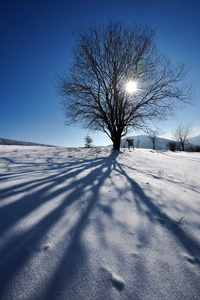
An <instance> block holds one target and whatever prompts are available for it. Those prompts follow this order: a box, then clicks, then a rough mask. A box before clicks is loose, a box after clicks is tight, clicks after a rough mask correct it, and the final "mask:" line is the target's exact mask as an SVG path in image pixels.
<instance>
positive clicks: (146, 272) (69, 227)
mask: <svg viewBox="0 0 200 300" xmlns="http://www.w3.org/2000/svg"><path fill="white" fill-rule="evenodd" d="M199 195H200V153H187V152H184V153H182V152H180V153H172V152H169V151H153V150H146V149H135V150H130V151H129V150H127V149H122V151H121V152H115V151H114V152H113V151H112V149H110V148H98V149H95V148H93V149H84V148H61V147H40V146H37V147H36V146H34V147H33V146H30V147H25V146H5V145H2V146H0V295H1V297H0V298H1V300H11V299H13V300H19V299H21V300H27V299H31V300H36V299H37V300H55V299H56V300H66V299H67V300H77V299H83V300H86V299H87V300H94V299H95V300H96V299H99V300H100V299H105V300H111V299H115V300H118V299H120V300H124V299H143V300H152V299H163V300H175V299H176V300H177V299H180V300H182V299H190V300H192V299H199V295H200V285H199V282H200V235H199V230H200V219H199V212H200V198H199Z"/></svg>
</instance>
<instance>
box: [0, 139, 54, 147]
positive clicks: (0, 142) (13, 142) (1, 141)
mask: <svg viewBox="0 0 200 300" xmlns="http://www.w3.org/2000/svg"><path fill="white" fill-rule="evenodd" d="M0 145H19V146H50V147H52V145H45V144H39V143H32V142H23V141H16V140H9V139H4V138H0Z"/></svg>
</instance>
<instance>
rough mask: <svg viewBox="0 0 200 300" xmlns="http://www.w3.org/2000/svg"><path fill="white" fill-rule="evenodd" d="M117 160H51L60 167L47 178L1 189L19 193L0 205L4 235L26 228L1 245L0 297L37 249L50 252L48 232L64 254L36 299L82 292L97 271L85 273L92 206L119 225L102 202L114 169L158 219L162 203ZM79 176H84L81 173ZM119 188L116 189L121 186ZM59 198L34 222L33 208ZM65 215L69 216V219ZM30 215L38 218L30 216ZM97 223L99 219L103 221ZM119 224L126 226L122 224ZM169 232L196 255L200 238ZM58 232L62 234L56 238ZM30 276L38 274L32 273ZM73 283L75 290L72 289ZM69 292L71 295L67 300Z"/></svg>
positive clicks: (180, 231) (4, 194) (5, 193)
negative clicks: (15, 198) (150, 194)
mask: <svg viewBox="0 0 200 300" xmlns="http://www.w3.org/2000/svg"><path fill="white" fill-rule="evenodd" d="M117 158H118V154H117V153H116V152H113V153H111V155H110V157H101V158H95V159H88V160H84V162H80V161H75V162H70V163H62V164H59V165H58V164H57V165H53V163H52V161H51V162H50V164H51V163H52V165H51V168H55V170H58V172H57V173H56V174H53V175H51V174H50V175H48V173H47V176H45V178H40V179H33V180H31V179H30V180H29V181H27V182H24V183H19V184H17V185H15V187H14V190H13V191H10V190H9V188H5V189H3V190H1V194H0V201H1V200H3V199H5V197H11V196H12V195H13V194H14V195H15V196H19V199H18V200H16V201H14V202H11V203H10V204H8V205H7V206H4V207H2V208H1V209H0V235H1V237H3V236H4V234H7V232H9V231H10V230H12V228H13V227H15V226H19V228H20V224H22V230H19V232H18V231H17V234H16V235H13V236H12V237H11V238H10V239H8V240H6V241H5V242H4V243H3V246H1V247H0V270H1V271H0V295H2V299H4V298H3V297H4V295H6V294H7V293H8V290H7V289H8V287H9V284H10V283H12V280H14V279H15V277H16V276H18V274H19V272H20V271H21V270H22V268H23V267H25V266H26V265H28V264H29V261H30V260H31V259H32V257H33V256H34V255H35V253H36V252H37V251H38V255H40V252H42V251H43V250H45V251H46V250H47V251H46V252H45V251H43V252H42V254H41V255H46V254H45V253H47V254H48V246H47V245H48V243H47V244H44V243H43V241H44V239H46V237H47V236H50V237H51V238H52V240H53V242H52V243H54V245H51V239H50V242H49V244H50V252H51V247H52V249H53V246H55V247H59V248H60V247H62V245H63V249H61V250H60V249H59V250H58V252H60V253H61V255H59V254H58V258H57V263H56V265H55V266H53V267H52V268H53V271H51V273H50V274H48V272H47V273H44V274H45V276H46V277H48V280H47V281H46V283H44V285H43V287H42V288H41V290H40V291H39V292H40V293H41V294H40V295H38V297H35V298H37V299H74V298H73V295H74V294H76V295H81V291H82V290H83V289H84V286H85V285H87V282H86V281H88V280H91V282H92V280H93V276H94V274H91V273H90V272H88V271H87V270H88V269H89V267H88V264H89V262H88V253H87V252H88V249H87V248H88V245H85V243H84V235H85V234H86V228H87V227H88V226H89V225H90V222H91V219H90V218H91V216H92V213H93V211H94V209H96V208H97V207H98V208H99V209H100V210H101V211H102V212H103V214H104V215H106V216H107V217H108V218H110V219H111V222H113V224H115V225H116V221H115V219H114V216H113V209H112V204H113V203H112V202H111V203H107V204H106V205H105V204H102V203H98V201H99V195H100V189H101V188H102V186H103V185H104V183H105V180H106V179H107V178H109V177H110V175H111V173H112V172H113V171H115V172H116V173H118V174H119V176H122V177H123V178H125V179H126V181H127V182H128V183H129V186H131V189H132V196H133V197H132V198H133V200H132V202H133V203H134V204H135V205H136V207H137V210H138V212H140V214H145V215H146V216H147V218H148V219H149V220H150V222H155V218H156V217H157V216H158V207H157V206H156V205H155V204H154V203H153V201H152V199H151V198H150V197H148V196H147V195H146V194H145V193H144V191H143V189H142V188H141V186H140V185H139V184H138V183H137V182H136V181H135V180H133V178H131V176H130V175H129V174H128V173H127V171H125V168H123V166H122V165H121V164H120V163H119V162H118V159H117ZM30 167H31V166H30ZM81 174H82V175H83V176H84V177H83V176H80V175H81ZM72 179H73V180H72ZM65 182H66V185H65ZM115 188H116V189H117V187H115ZM22 190H25V191H26V193H28V194H26V193H25V195H23V193H22ZM85 191H86V192H87V193H88V195H89V197H88V199H84V193H85ZM118 192H119V193H120V189H118ZM21 193H22V194H21ZM59 197H60V198H62V201H60V202H58V205H57V206H52V209H49V212H48V213H47V214H45V215H41V216H40V215H39V216H38V219H37V216H36V221H33V222H32V225H30V224H29V221H28V220H29V216H32V214H33V213H34V212H36V214H37V213H38V214H39V213H40V208H41V209H42V206H44V205H50V207H51V203H52V201H53V200H54V199H56V198H59ZM144 207H145V209H144ZM71 209H72V213H73V214H74V217H73V214H72V215H70V213H68V210H69V211H70V210H71ZM65 215H66V216H67V218H69V220H68V219H66V216H65ZM32 218H34V217H33V216H32ZM169 220H170V221H171V222H173V220H172V219H170V218H169ZM97 221H98V222H99V220H97ZM20 222H21V223H20ZM23 222H25V224H26V222H27V229H26V227H23ZM30 222H31V220H30ZM65 225H66V228H65ZM99 226H100V229H101V231H102V234H103V235H105V234H104V232H103V230H104V226H103V225H102V223H101V224H100V225H99ZM120 226H121V227H122V228H123V226H124V225H123V224H121V225H120ZM55 228H59V229H60V231H61V237H59V232H57V230H55ZM123 229H124V228H123ZM54 231H55V232H54ZM170 231H171V233H172V234H173V235H174V237H175V238H176V239H177V240H178V241H179V242H180V243H181V244H182V246H183V247H184V248H185V250H187V252H189V254H191V255H195V253H199V252H200V245H199V244H198V242H197V241H195V240H194V239H193V238H191V237H190V236H188V234H187V233H186V232H185V231H184V230H183V229H182V228H181V227H180V226H172V227H171V228H170ZM56 233H58V236H57V234H56ZM139 234H140V233H138V235H139ZM98 238H99V237H97V240H98ZM139 238H140V240H141V243H145V242H146V241H145V237H144V236H142V235H141V236H140V237H139ZM47 240H48V239H47ZM66 241H67V242H66ZM106 242H109V241H106V238H105V237H104V239H103V240H102V241H101V243H106ZM56 243H57V244H56ZM43 244H44V245H43ZM41 245H43V246H41ZM45 245H46V248H45ZM41 250H42V251H41ZM52 251H53V250H52ZM52 253H53V252H52ZM119 255H120V254H119ZM42 257H43V256H42ZM120 259H121V258H120V257H119V260H120ZM138 268H140V269H143V270H144V269H145V266H144V265H142V263H141V264H140V266H138ZM50 269H51V268H50ZM144 273H145V271H144ZM32 276H33V277H34V274H33V275H32ZM41 276H43V275H41ZM77 276H78V277H77ZM144 277H145V276H144ZM31 280H34V278H31V279H30V281H31ZM73 282H74V283H75V284H74V286H76V289H77V290H76V291H75V290H73V289H71V288H70V286H71V285H72V283H73ZM64 291H65V292H66V291H68V294H67V295H65V296H63V295H64V294H63V293H64ZM90 292H91V291H88V293H87V294H85V295H84V296H85V297H87V298H88V299H91V298H90ZM35 293H37V291H36V292H35ZM73 293H74V294H73ZM85 293H86V291H85ZM66 296H67V298H65V297H66ZM5 297H6V296H5Z"/></svg>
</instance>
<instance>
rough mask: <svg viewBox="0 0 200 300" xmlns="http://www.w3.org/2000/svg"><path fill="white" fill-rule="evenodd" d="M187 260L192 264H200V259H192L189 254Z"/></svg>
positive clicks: (186, 256)
mask: <svg viewBox="0 0 200 300" xmlns="http://www.w3.org/2000/svg"><path fill="white" fill-rule="evenodd" d="M184 257H185V259H186V260H187V261H188V262H189V263H191V264H193V265H194V264H200V260H199V259H198V257H192V256H189V255H187V254H185V255H184Z"/></svg>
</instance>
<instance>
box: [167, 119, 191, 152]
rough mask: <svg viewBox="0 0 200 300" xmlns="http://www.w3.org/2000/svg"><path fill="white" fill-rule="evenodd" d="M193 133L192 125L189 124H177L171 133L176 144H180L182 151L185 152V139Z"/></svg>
mask: <svg viewBox="0 0 200 300" xmlns="http://www.w3.org/2000/svg"><path fill="white" fill-rule="evenodd" d="M192 133H193V129H192V125H191V124H190V123H189V124H187V125H183V124H179V125H178V127H177V128H176V129H175V130H174V131H173V132H172V134H173V137H174V138H175V140H176V141H177V142H179V143H180V144H181V149H182V151H184V150H185V143H186V142H187V138H188V137H189V136H191V135H192Z"/></svg>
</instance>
